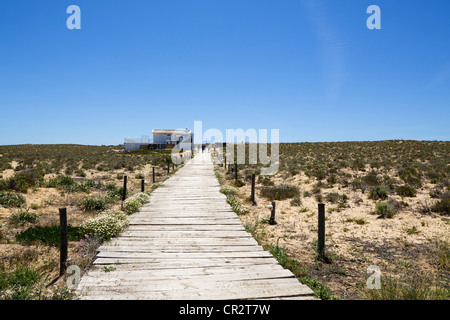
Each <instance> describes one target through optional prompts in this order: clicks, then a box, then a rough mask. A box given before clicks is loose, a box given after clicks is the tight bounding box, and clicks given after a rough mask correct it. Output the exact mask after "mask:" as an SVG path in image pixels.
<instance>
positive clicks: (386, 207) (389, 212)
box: [375, 201, 395, 218]
mask: <svg viewBox="0 0 450 320" xmlns="http://www.w3.org/2000/svg"><path fill="white" fill-rule="evenodd" d="M375 213H376V214H378V215H380V216H382V217H383V218H392V217H393V216H394V214H395V209H394V207H393V206H392V205H391V204H390V203H388V202H383V201H380V202H378V203H377V204H376V205H375Z"/></svg>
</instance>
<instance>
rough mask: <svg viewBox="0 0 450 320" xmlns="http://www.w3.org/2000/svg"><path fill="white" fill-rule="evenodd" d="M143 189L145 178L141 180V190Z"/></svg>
mask: <svg viewBox="0 0 450 320" xmlns="http://www.w3.org/2000/svg"><path fill="white" fill-rule="evenodd" d="M144 189H145V180H144V179H142V180H141V192H144Z"/></svg>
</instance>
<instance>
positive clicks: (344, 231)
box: [227, 173, 450, 299]
mask: <svg viewBox="0 0 450 320" xmlns="http://www.w3.org/2000/svg"><path fill="white" fill-rule="evenodd" d="M271 180H272V181H273V182H275V184H276V185H278V184H289V185H295V186H298V187H299V188H300V190H301V193H302V194H303V191H307V190H308V191H310V190H311V189H312V187H313V185H314V183H315V181H310V179H308V177H306V176H305V175H304V174H303V173H300V174H298V175H297V176H295V177H294V178H290V179H287V180H286V179H283V178H282V177H281V176H280V175H278V176H275V177H273V178H272V179H271ZM230 182H231V181H230V180H227V184H231V183H230ZM250 185H251V182H250V181H248V182H247V184H246V185H245V186H243V187H241V188H239V193H240V196H241V198H242V199H243V200H244V201H246V200H247V201H246V205H247V206H248V207H249V209H250V212H249V213H248V214H246V215H241V216H240V218H241V221H242V222H243V224H244V225H247V226H251V227H252V228H255V227H256V230H257V231H256V233H257V237H258V238H260V239H261V241H262V243H263V244H274V245H275V244H277V243H278V245H279V246H280V247H283V248H286V249H287V252H288V254H289V256H290V258H293V259H295V260H297V261H299V262H300V263H301V264H302V265H305V266H307V267H308V268H309V269H310V270H311V273H312V274H314V275H315V276H317V277H318V278H319V279H320V280H321V281H323V283H324V284H326V285H327V286H328V287H329V288H330V289H331V290H332V292H333V294H334V295H335V296H336V297H338V298H341V299H355V298H356V299H357V298H360V297H361V296H360V294H359V292H358V290H357V289H356V287H357V286H358V285H361V284H364V283H365V281H366V279H367V273H366V271H367V268H368V267H369V266H371V265H377V266H379V267H380V269H381V271H382V273H383V272H384V273H385V274H390V275H391V274H392V275H395V274H397V275H398V274H403V273H406V272H408V271H409V270H418V271H419V272H421V273H423V274H426V275H428V276H431V277H437V278H438V279H439V280H440V282H441V283H443V284H445V285H449V279H450V278H449V270H448V269H447V270H442V268H440V267H439V266H438V261H437V259H438V258H437V252H438V249H437V246H438V244H440V243H442V242H447V243H448V242H450V232H449V231H450V224H449V219H448V218H445V217H443V216H440V215H435V214H433V215H425V214H422V213H419V212H418V211H417V208H418V207H419V206H420V204H421V203H422V202H423V201H426V199H429V196H428V192H429V187H427V186H425V187H424V188H422V190H419V191H418V194H417V196H416V197H414V198H404V199H402V198H401V197H399V196H390V198H394V199H396V200H398V201H401V200H403V201H405V202H407V203H408V204H409V206H408V207H405V208H403V209H402V210H401V211H400V212H398V213H397V214H396V215H395V216H394V217H393V218H391V219H382V218H380V217H379V216H377V215H376V214H375V212H374V209H375V203H376V202H377V201H373V200H370V199H368V197H367V193H366V194H362V193H361V192H360V191H353V190H352V189H351V188H341V189H338V188H337V187H334V188H329V189H322V195H323V196H324V197H325V195H326V194H327V193H331V192H338V193H339V194H342V193H345V194H347V195H348V196H349V201H348V207H347V208H343V209H341V210H342V211H340V212H336V211H334V212H328V209H330V208H337V204H329V203H326V201H325V204H326V206H325V210H326V214H325V216H326V224H325V230H326V252H327V256H329V257H331V258H332V261H333V262H332V263H330V264H326V263H322V262H319V261H317V259H316V253H315V251H314V249H313V243H314V241H316V240H317V238H318V235H317V230H318V213H317V212H318V203H317V201H316V199H315V198H314V196H311V197H303V196H301V201H302V204H301V206H300V207H297V206H292V205H291V204H290V202H291V199H287V200H283V201H276V218H275V220H276V222H277V224H276V225H274V226H272V225H269V224H268V223H267V221H268V219H269V217H270V210H269V209H267V208H266V206H267V205H269V204H270V203H271V202H270V201H269V200H267V199H261V197H260V196H259V190H260V188H261V187H262V186H261V185H258V184H257V188H256V196H257V197H258V198H257V199H256V201H257V206H251V204H250V203H249V202H248V198H249V196H250V193H251V191H250V189H251V188H250ZM356 199H362V202H359V203H358V204H356V203H355V200H356ZM358 222H359V223H358ZM414 228H415V229H414ZM408 230H409V231H408Z"/></svg>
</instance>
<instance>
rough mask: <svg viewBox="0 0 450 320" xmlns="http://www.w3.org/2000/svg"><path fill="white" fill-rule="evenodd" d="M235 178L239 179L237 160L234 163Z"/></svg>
mask: <svg viewBox="0 0 450 320" xmlns="http://www.w3.org/2000/svg"><path fill="white" fill-rule="evenodd" d="M234 180H235V181H236V182H237V181H238V168H237V162H236V163H235V164H234Z"/></svg>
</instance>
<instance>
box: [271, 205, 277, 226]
mask: <svg viewBox="0 0 450 320" xmlns="http://www.w3.org/2000/svg"><path fill="white" fill-rule="evenodd" d="M269 224H270V225H272V226H273V225H275V224H277V223H276V222H275V202H274V201H272V213H271V214H270V220H269Z"/></svg>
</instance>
